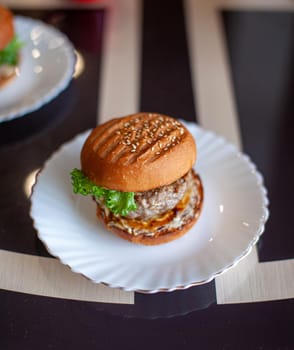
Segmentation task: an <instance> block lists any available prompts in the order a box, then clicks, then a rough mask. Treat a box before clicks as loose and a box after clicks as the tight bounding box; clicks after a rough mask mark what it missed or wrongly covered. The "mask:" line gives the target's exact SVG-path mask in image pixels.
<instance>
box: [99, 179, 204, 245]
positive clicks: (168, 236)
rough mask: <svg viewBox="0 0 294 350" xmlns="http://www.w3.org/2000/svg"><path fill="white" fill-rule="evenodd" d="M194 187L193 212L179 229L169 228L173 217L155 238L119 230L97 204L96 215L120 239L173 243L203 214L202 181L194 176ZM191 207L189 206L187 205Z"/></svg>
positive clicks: (183, 218)
mask: <svg viewBox="0 0 294 350" xmlns="http://www.w3.org/2000/svg"><path fill="white" fill-rule="evenodd" d="M194 185H195V189H194V191H192V192H193V193H194V194H193V198H191V199H190V201H191V202H193V205H192V210H191V212H190V214H189V215H186V214H185V215H183V217H182V224H181V225H180V226H178V227H177V228H172V227H170V226H169V224H170V223H171V221H172V219H173V217H172V218H171V219H170V221H169V222H166V224H165V225H164V227H162V228H161V230H160V231H158V232H156V233H155V235H154V236H149V235H144V234H139V235H133V234H130V233H129V232H128V228H127V227H126V228H119V227H117V226H114V225H113V224H112V223H111V219H110V218H109V217H108V216H107V214H106V213H105V211H104V209H103V208H101V207H100V206H99V204H97V211H96V215H97V217H98V219H99V220H100V221H101V222H102V224H103V225H104V226H105V228H106V229H107V230H108V231H111V232H113V233H115V234H116V235H118V236H119V237H121V238H123V239H125V240H127V241H129V242H133V243H137V244H143V245H159V244H163V243H168V242H171V241H173V240H175V239H178V238H180V237H182V236H183V235H184V234H185V233H186V232H187V231H189V230H190V229H191V227H192V226H194V225H195V224H196V222H197V220H198V218H199V216H200V214H201V211H202V207H203V198H204V193H203V186H202V182H201V179H200V177H199V176H198V175H196V174H194ZM187 205H189V204H187Z"/></svg>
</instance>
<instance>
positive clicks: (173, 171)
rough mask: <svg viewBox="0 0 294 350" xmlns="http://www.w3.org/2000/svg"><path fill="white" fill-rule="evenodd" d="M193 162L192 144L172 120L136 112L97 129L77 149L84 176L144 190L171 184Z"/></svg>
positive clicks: (126, 188)
mask: <svg viewBox="0 0 294 350" xmlns="http://www.w3.org/2000/svg"><path fill="white" fill-rule="evenodd" d="M195 160H196V145H195V142H194V139H193V136H192V135H191V134H190V132H189V131H188V130H187V129H186V127H185V126H184V125H183V124H181V123H180V122H179V121H177V120H176V119H174V118H171V117H169V116H166V115H162V114H156V113H137V114H133V115H129V116H126V117H122V118H118V119H113V120H110V121H108V122H106V123H104V124H102V125H99V126H98V127H96V128H95V129H94V130H93V131H92V132H91V134H90V135H89V137H88V138H87V140H86V142H85V144H84V146H83V148H82V151H81V167H82V170H83V172H84V173H85V175H86V176H87V177H88V178H89V179H90V180H91V181H93V182H94V183H96V184H97V185H99V186H102V187H105V188H108V189H114V190H118V191H125V192H143V191H148V190H151V189H154V188H157V187H161V186H164V185H169V184H171V183H172V182H174V181H176V180H177V179H179V178H181V177H182V176H183V175H184V174H186V173H187V172H188V171H189V170H190V169H191V168H192V166H193V164H194V163H195Z"/></svg>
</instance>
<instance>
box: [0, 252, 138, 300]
mask: <svg viewBox="0 0 294 350" xmlns="http://www.w3.org/2000/svg"><path fill="white" fill-rule="evenodd" d="M0 288H1V289H4V290H11V291H15V292H21V293H29V294H34V295H41V296H46V297H53V298H64V299H72V300H84V301H96V302H97V301H98V302H103V303H120V304H133V303H134V293H129V292H125V291H122V290H120V289H114V288H110V287H107V286H104V285H101V284H95V283H93V282H91V281H90V280H88V279H86V278H85V277H83V276H81V275H79V274H77V273H73V272H72V271H71V270H70V269H69V267H67V266H65V265H63V264H61V263H60V262H59V260H57V259H53V258H45V257H39V256H35V255H27V254H20V253H14V252H9V251H5V250H0Z"/></svg>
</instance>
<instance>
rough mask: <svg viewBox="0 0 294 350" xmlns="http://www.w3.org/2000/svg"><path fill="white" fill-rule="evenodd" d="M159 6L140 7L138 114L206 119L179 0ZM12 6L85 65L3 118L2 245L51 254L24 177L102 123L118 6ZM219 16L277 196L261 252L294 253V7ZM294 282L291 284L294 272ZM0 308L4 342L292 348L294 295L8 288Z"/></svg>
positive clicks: (252, 148) (244, 126)
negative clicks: (46, 292)
mask: <svg viewBox="0 0 294 350" xmlns="http://www.w3.org/2000/svg"><path fill="white" fill-rule="evenodd" d="M160 4H161V5H160V6H159V5H158V2H156V1H154V0H151V1H149V0H148V1H147V0H145V1H143V3H142V19H143V20H142V24H141V25H142V28H141V31H142V33H141V61H140V66H141V69H140V83H139V110H142V111H156V112H160V113H164V114H168V115H172V116H180V117H181V118H183V119H186V120H189V121H195V122H197V121H198V122H199V118H198V114H197V113H198V112H197V101H196V100H195V98H194V97H193V88H192V86H193V83H192V78H191V66H190V61H189V53H188V50H189V47H188V39H187V27H186V26H185V16H184V7H183V2H182V1H162V2H160ZM13 10H14V12H15V13H16V14H21V15H25V16H29V17H33V18H37V19H41V20H42V21H44V22H47V23H49V24H51V25H52V26H55V27H57V28H58V29H59V30H60V31H62V32H64V33H65V34H66V35H67V36H68V38H69V39H70V40H71V42H72V43H73V45H74V46H75V48H76V50H77V51H78V52H79V53H80V54H81V55H82V56H83V59H84V61H85V69H84V71H83V73H82V74H81V75H80V76H79V77H78V78H76V79H73V80H72V81H71V83H70V84H69V86H68V87H67V88H66V89H65V90H64V91H63V92H62V93H61V94H60V95H59V96H57V97H56V98H55V99H53V100H52V101H51V102H49V103H48V104H46V105H45V106H43V107H41V108H40V109H38V110H37V111H35V112H32V113H30V114H28V115H26V116H25V117H21V118H16V119H13V120H10V121H5V122H2V123H0V160H1V162H0V183H1V191H2V195H1V198H0V248H1V249H3V250H7V251H12V252H18V253H25V254H30V255H38V256H45V257H50V258H52V259H53V257H51V256H50V254H49V253H48V252H47V250H46V248H45V247H44V246H43V244H42V242H41V241H39V240H38V238H37V236H36V231H35V229H34V227H33V224H32V219H31V217H30V214H29V210H30V200H29V198H27V197H26V195H25V194H24V192H23V190H22V186H23V181H24V179H25V177H26V176H27V174H28V173H30V172H32V171H33V170H34V169H37V168H41V167H42V166H43V164H44V162H45V161H46V159H47V158H48V157H49V156H50V155H51V154H52V153H53V152H54V151H55V150H56V149H58V147H59V146H60V145H62V144H63V143H64V142H66V141H68V140H70V139H72V138H73V137H74V136H75V135H77V134H79V133H80V132H82V131H84V130H87V129H89V128H92V127H94V126H95V125H96V124H97V110H98V109H99V102H100V101H99V98H97V96H101V95H100V94H99V92H100V91H99V89H100V88H101V85H99V82H100V81H101V76H102V71H101V70H102V65H101V62H102V57H103V48H104V47H105V45H104V44H105V42H104V40H105V27H106V24H107V20H108V18H109V11H111V9H109V8H108V7H107V6H106V5H105V6H102V7H101V8H96V9H86V8H84V9H82V8H78V9H77V8H74V9H70V8H56V9H54V8H50V9H38V8H33V9H24V8H20V7H18V8H13ZM218 15H219V16H220V20H221V23H222V24H223V27H224V36H225V43H226V48H227V52H228V62H229V69H230V74H231V77H232V84H233V93H234V97H235V101H236V107H237V115H238V123H239V126H240V133H241V141H242V145H243V150H244V152H245V153H247V154H249V155H250V157H251V158H252V160H253V161H254V162H255V163H256V164H257V166H258V168H259V170H260V171H261V173H262V174H263V176H264V180H265V184H266V186H267V189H268V194H269V199H270V212H271V214H270V218H269V221H268V223H267V225H266V230H265V233H264V234H263V236H262V239H261V240H260V241H259V243H258V245H257V251H258V259H259V262H269V261H283V260H286V259H291V258H293V257H294V244H293V242H294V240H293V228H292V225H291V216H292V215H293V214H292V213H293V209H294V206H293V202H292V194H294V185H293V182H292V181H293V178H294V165H293V155H294V142H293V132H294V121H293V113H294V96H293V91H294V86H293V82H294V75H293V67H294V65H293V64H294V46H293V43H294V31H293V29H294V13H293V11H287V10H284V11H254V10H242V11H241V10H236V9H235V10H230V9H226V10H221V9H220V10H219V13H218ZM0 93H1V92H0ZM196 96H197V95H196ZM212 103H213V100H212ZM0 108H1V106H0ZM278 283H279V281H277V280H273V281H272V284H273V285H274V284H278ZM288 283H290V284H291V283H292V284H293V283H294V280H293V275H291V276H289V281H288ZM292 290H293V288H292ZM292 297H293V296H292ZM0 312H1V315H0V348H1V349H3V350H6V349H31V350H33V349H81V348H83V349H115V348H123V349H127V348H130V347H131V348H140V349H148V348H150V347H153V348H155V349H159V348H170V347H172V348H175V347H177V348H180V349H188V348H189V349H190V348H191V349H192V348H193V349H195V348H199V349H293V348H294V303H293V299H291V296H289V298H286V299H285V300H271V301H266V300H265V301H262V302H251V303H234V304H231V305H230V304H218V303H217V299H216V286H215V282H214V281H212V282H209V283H207V284H205V285H201V286H197V287H192V288H189V289H187V290H182V291H174V292H170V293H157V294H154V295H146V294H141V293H135V302H134V305H122V304H121V305H120V304H111V303H98V302H87V301H78V300H68V299H61V298H51V297H46V296H37V295H31V294H26V293H21V292H15V291H9V290H4V289H0Z"/></svg>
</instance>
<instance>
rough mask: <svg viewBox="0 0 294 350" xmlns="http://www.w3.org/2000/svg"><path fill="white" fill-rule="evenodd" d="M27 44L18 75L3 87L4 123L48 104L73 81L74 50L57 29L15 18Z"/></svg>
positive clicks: (0, 116)
mask: <svg viewBox="0 0 294 350" xmlns="http://www.w3.org/2000/svg"><path fill="white" fill-rule="evenodd" d="M15 30H16V33H17V35H18V37H19V39H20V40H21V41H22V42H23V43H24V46H23V47H22V49H21V53H20V57H21V59H20V65H19V69H18V75H17V76H16V77H15V78H14V79H13V80H12V81H11V82H9V83H8V84H7V85H6V86H4V87H3V88H2V89H1V90H0V122H3V121H7V120H10V119H14V118H17V117H21V116H23V115H25V114H27V113H29V112H32V111H34V110H36V109H38V108H40V107H41V106H43V105H44V104H45V103H48V102H49V101H51V100H52V99H53V98H55V97H56V96H57V95H58V94H59V93H60V92H61V91H63V90H64V89H65V88H66V87H67V86H68V84H69V82H70V80H71V78H72V75H73V71H74V66H75V54H74V49H73V46H72V44H71V43H70V41H69V40H68V39H67V37H66V36H65V35H64V34H62V33H61V32H60V31H58V30H57V29H55V28H53V27H51V26H49V25H47V24H45V23H43V22H41V21H37V20H34V19H31V18H28V17H21V16H16V17H15Z"/></svg>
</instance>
